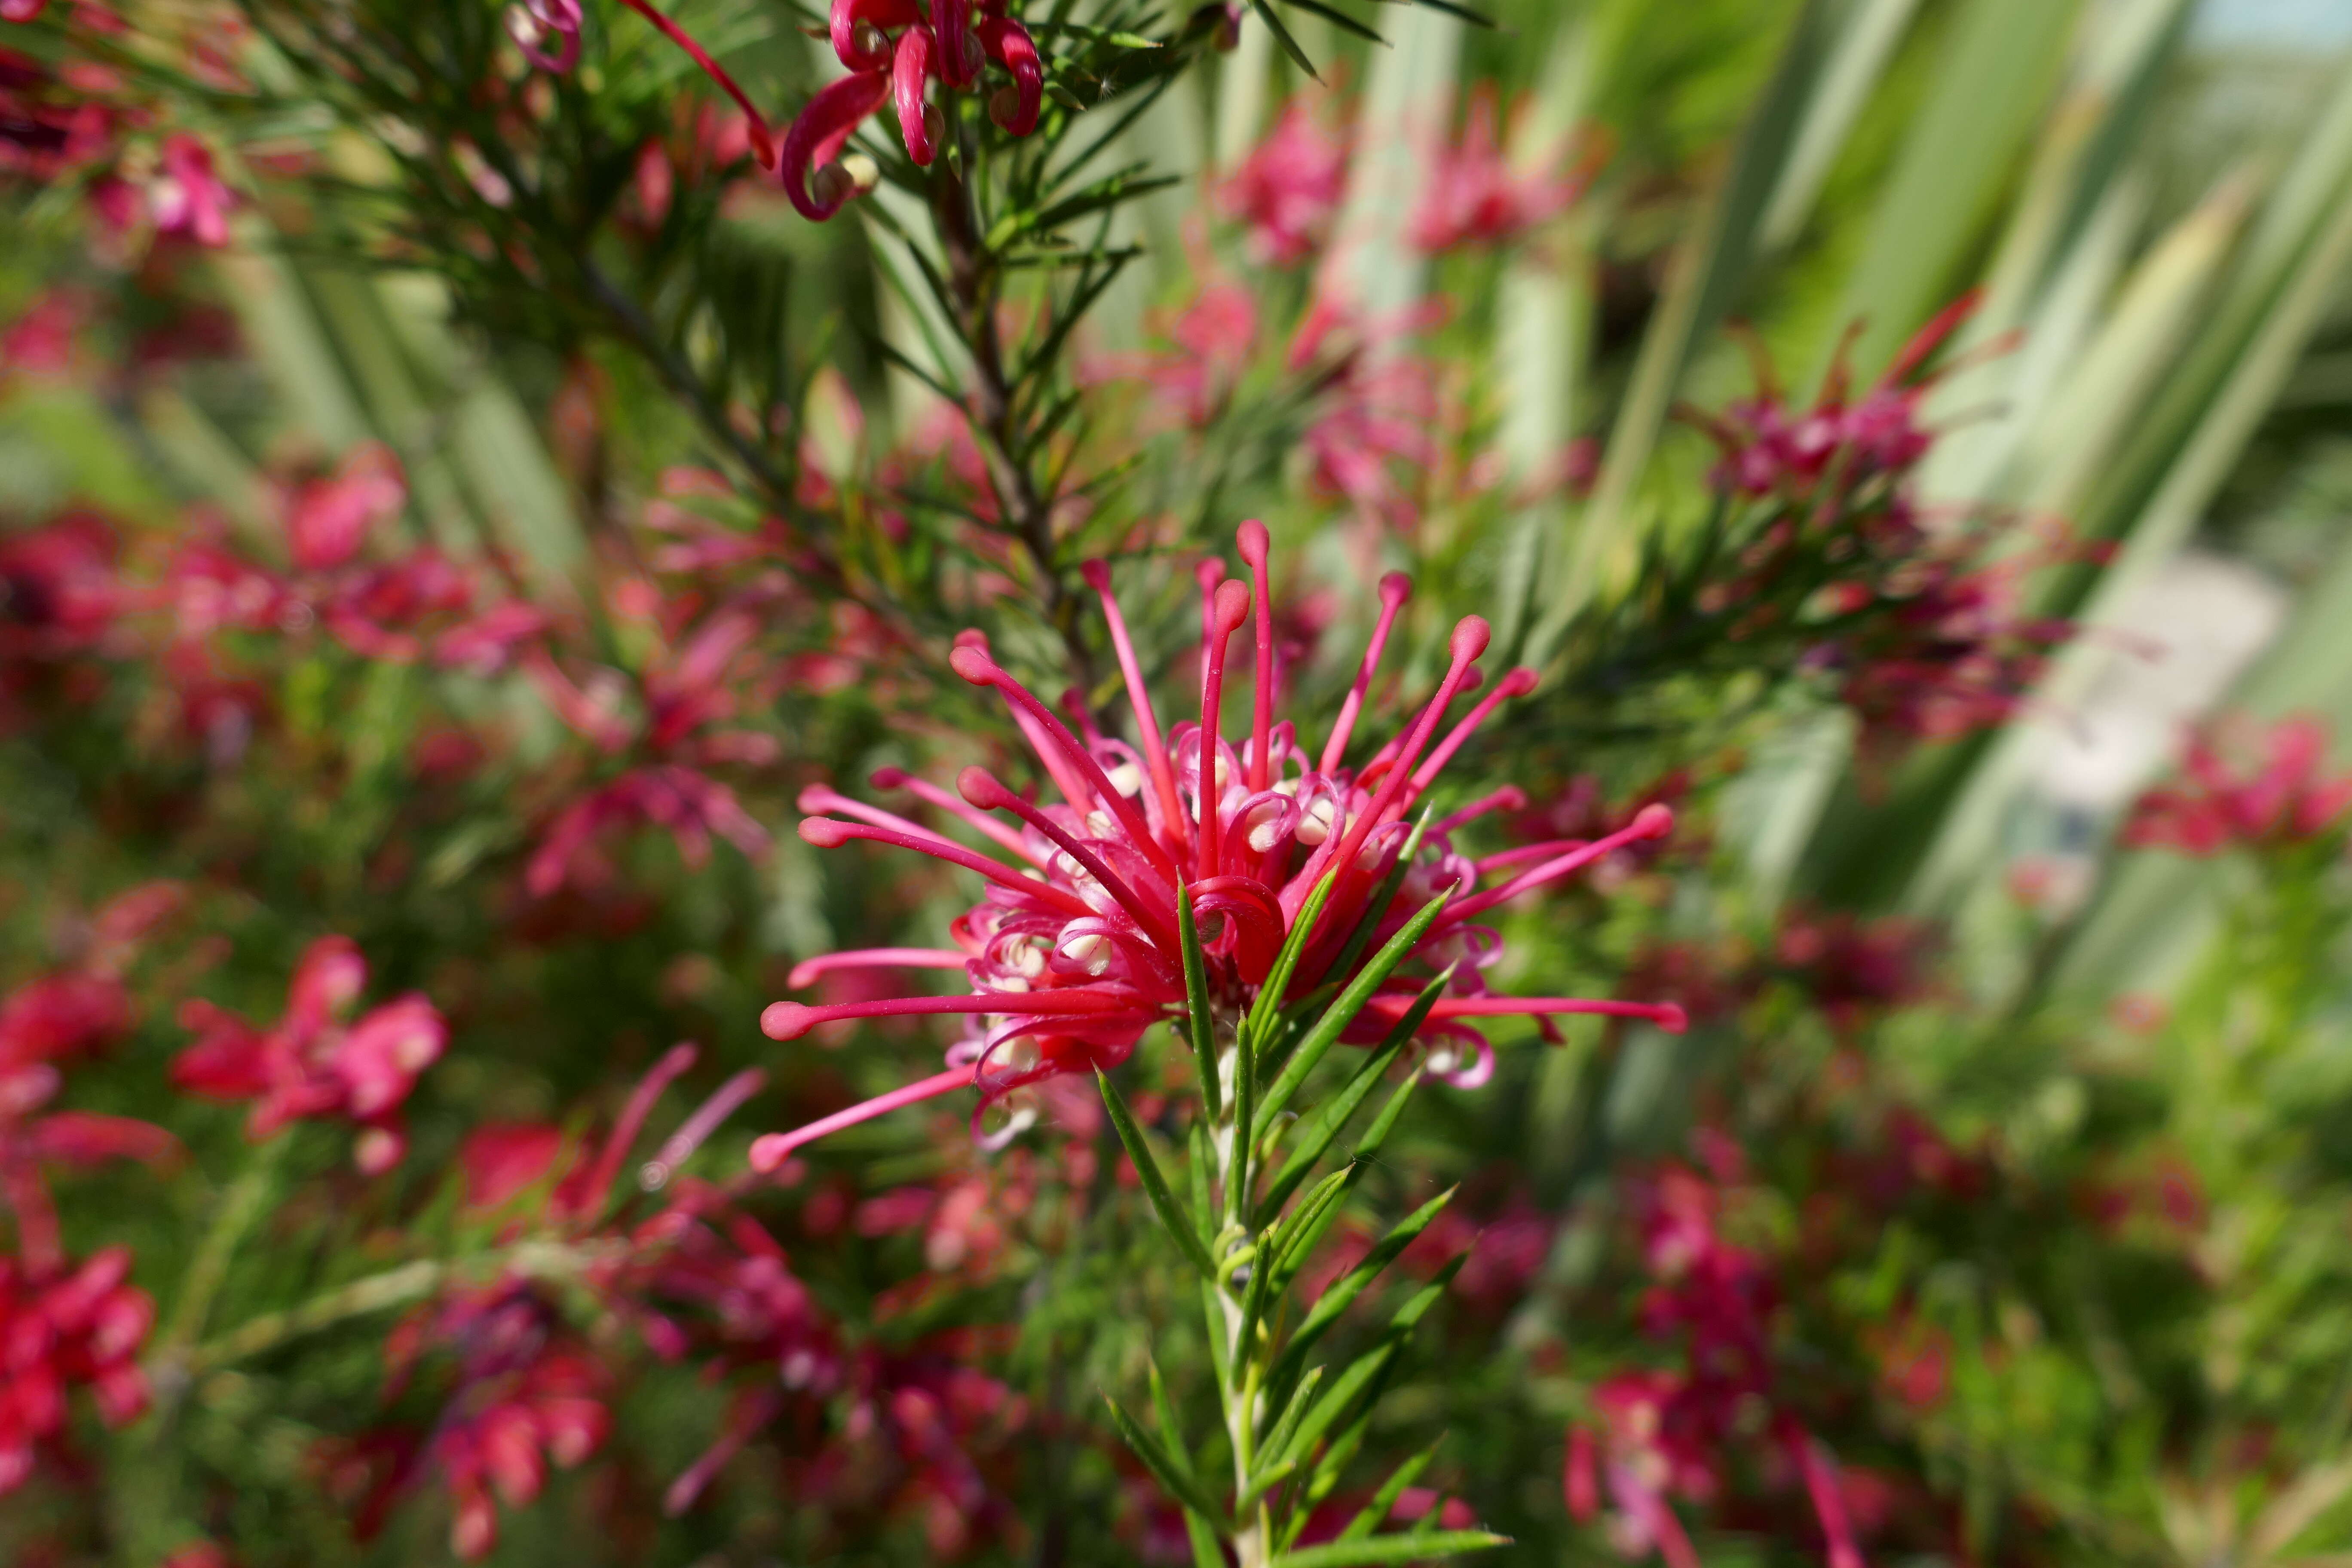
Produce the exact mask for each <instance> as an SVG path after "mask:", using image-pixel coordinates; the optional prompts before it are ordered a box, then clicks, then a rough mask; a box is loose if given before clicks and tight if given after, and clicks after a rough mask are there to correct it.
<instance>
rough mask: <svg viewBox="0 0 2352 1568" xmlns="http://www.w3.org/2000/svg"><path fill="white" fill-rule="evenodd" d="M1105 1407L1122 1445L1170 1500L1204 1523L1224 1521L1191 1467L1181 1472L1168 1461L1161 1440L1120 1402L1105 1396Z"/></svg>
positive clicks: (1221, 1512) (1221, 1510)
mask: <svg viewBox="0 0 2352 1568" xmlns="http://www.w3.org/2000/svg"><path fill="white" fill-rule="evenodd" d="M1103 1403H1104V1404H1105V1405H1108V1406H1110V1418H1111V1424H1112V1425H1113V1426H1117V1427H1118V1436H1119V1441H1121V1442H1123V1443H1125V1444H1126V1445H1127V1446H1128V1447H1129V1450H1130V1451H1132V1452H1133V1453H1134V1455H1135V1457H1136V1458H1139V1459H1141V1460H1142V1461H1143V1463H1144V1468H1147V1469H1149V1470H1150V1472H1151V1473H1152V1475H1153V1476H1154V1477H1155V1478H1156V1479H1158V1480H1159V1482H1160V1485H1161V1486H1163V1487H1165V1488H1167V1489H1168V1495H1169V1496H1170V1497H1171V1498H1174V1499H1175V1500H1177V1501H1178V1502H1180V1503H1182V1504H1183V1505H1184V1506H1185V1507H1186V1508H1188V1509H1191V1510H1192V1511H1193V1512H1195V1513H1198V1514H1199V1515H1200V1516H1201V1517H1202V1518H1203V1519H1206V1520H1209V1521H1220V1520H1222V1519H1223V1517H1224V1510H1223V1509H1221V1508H1219V1507H1218V1506H1217V1504H1216V1502H1215V1501H1214V1500H1213V1499H1212V1498H1211V1497H1210V1496H1209V1494H1208V1493H1207V1491H1205V1490H1204V1489H1202V1485H1201V1483H1200V1481H1199V1480H1198V1479H1196V1478H1195V1477H1194V1476H1193V1475H1192V1470H1191V1468H1190V1467H1189V1466H1188V1467H1186V1468H1182V1469H1179V1468H1177V1466H1176V1462H1175V1461H1174V1460H1173V1459H1171V1458H1169V1457H1168V1450H1167V1449H1165V1448H1163V1447H1160V1443H1159V1441H1158V1439H1156V1438H1154V1437H1153V1436H1151V1434H1150V1433H1149V1432H1146V1431H1145V1430H1144V1429H1143V1427H1142V1426H1140V1425H1139V1424H1138V1423H1137V1421H1136V1419H1135V1417H1134V1416H1132V1415H1129V1414H1128V1413H1127V1411H1126V1409H1125V1408H1124V1407H1123V1406H1122V1405H1120V1404H1119V1402H1118V1400H1116V1399H1113V1398H1112V1397H1111V1396H1110V1395H1109V1394H1104V1395H1103Z"/></svg>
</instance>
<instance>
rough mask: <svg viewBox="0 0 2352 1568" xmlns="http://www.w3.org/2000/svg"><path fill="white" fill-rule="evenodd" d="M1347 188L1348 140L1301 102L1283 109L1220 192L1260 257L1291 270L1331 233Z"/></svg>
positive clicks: (1223, 200)
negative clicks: (1262, 138)
mask: <svg viewBox="0 0 2352 1568" xmlns="http://www.w3.org/2000/svg"><path fill="white" fill-rule="evenodd" d="M1347 189H1348V138H1347V135H1346V134H1345V132H1340V131H1335V130H1333V129H1331V128H1330V127H1328V126H1327V125H1325V124H1324V122H1323V120H1322V118H1321V116H1319V115H1318V113H1317V112H1316V111H1315V110H1313V109H1311V108H1309V107H1308V106H1307V103H1306V101H1305V100H1300V99H1293V100H1291V101H1290V102H1289V103H1287V104H1286V105H1284V106H1283V110H1282V116H1281V118H1280V119H1278V120H1276V121H1275V126H1274V130H1273V131H1272V132H1270V133H1269V134H1268V135H1267V136H1266V139H1265V141H1264V142H1259V143H1258V145H1257V146H1256V148H1255V149H1254V150H1253V151H1252V152H1251V153H1250V154H1249V156H1248V157H1246V158H1244V160H1242V164H1241V167H1240V168H1238V169H1236V170H1234V173H1233V174H1232V176H1231V177H1230V178H1228V179H1227V180H1226V181H1225V183H1224V184H1223V185H1222V186H1221V187H1219V189H1218V193H1217V199H1218V202H1219V204H1220V205H1223V208H1224V209H1225V211H1226V212H1227V213H1228V214H1230V215H1232V216H1234V217H1236V218H1239V219H1240V220H1241V221H1242V222H1243V223H1244V224H1245V225H1247V226H1248V228H1249V237H1250V248H1251V250H1252V251H1253V252H1254V253H1255V255H1256V257H1257V258H1258V259H1259V260H1261V261H1266V262H1271V263H1273V264H1274V265H1276V266H1278V267H1295V266H1297V264H1298V263H1300V262H1302V261H1304V260H1306V259H1307V258H1308V257H1309V256H1312V255H1313V254H1314V253H1315V250H1316V248H1317V247H1319V246H1320V245H1321V244H1322V243H1323V241H1324V240H1325V238H1327V237H1328V235H1329V232H1330V227H1331V221H1332V219H1333V218H1334V217H1335V216H1338V214H1339V202H1340V199H1341V198H1342V197H1343V196H1344V195H1346V194H1347Z"/></svg>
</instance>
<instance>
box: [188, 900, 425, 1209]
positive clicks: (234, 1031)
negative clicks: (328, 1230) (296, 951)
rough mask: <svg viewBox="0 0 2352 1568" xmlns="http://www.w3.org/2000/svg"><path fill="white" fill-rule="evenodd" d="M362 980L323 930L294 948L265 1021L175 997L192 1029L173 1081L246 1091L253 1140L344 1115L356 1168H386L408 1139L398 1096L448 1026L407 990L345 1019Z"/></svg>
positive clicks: (347, 947) (209, 1093) (231, 1095)
mask: <svg viewBox="0 0 2352 1568" xmlns="http://www.w3.org/2000/svg"><path fill="white" fill-rule="evenodd" d="M366 985H367V961H366V960H365V959H363V958H362V957H361V956H360V950H359V948H358V946H357V944H355V943H354V942H352V940H351V939H350V938H348V937H341V936H328V937H320V939H319V940H318V941H317V942H312V943H311V944H310V948H309V949H308V950H307V951H306V952H304V953H303V954H302V959H301V962H300V963H299V964H298V965H297V966H296V967H295V971H294V979H293V983H292V985H291V986H290V987H289V991H288V993H287V1002H286V1012H285V1014H284V1016H281V1017H280V1018H279V1019H278V1022H277V1023H276V1024H275V1025H273V1026H270V1027H269V1028H268V1029H257V1028H256V1027H254V1026H252V1025H251V1024H248V1023H247V1022H246V1021H245V1020H244V1019H242V1018H240V1017H238V1016H236V1015H235V1014H233V1013H230V1012H228V1011H226V1009H224V1008H221V1007H218V1006H215V1005H213V1004H212V1003H210V1002H206V1001H204V1000H202V999H200V998H198V999H191V1000H190V1001H187V1002H184V1003H183V1004H182V1005H181V1007H180V1024H181V1026H182V1027H184V1028H187V1029H192V1030H194V1031H195V1032H196V1034H197V1039H196V1041H195V1043H194V1044H193V1045H191V1046H189V1047H187V1048H186V1049H184V1050H183V1051H182V1052H181V1053H180V1055H179V1057H178V1058H177V1059H176V1060H175V1061H173V1064H172V1081H173V1084H174V1085H176V1086H177V1087H178V1088H180V1089H183V1090H184V1091H185V1092H187V1093H190V1094H194V1095H198V1096H201V1097H202V1098H204V1099H206V1100H252V1101H254V1102H255V1103H254V1107H253V1110H252V1114H251V1115H250V1116H249V1117H248V1118H247V1122H246V1133H247V1136H248V1137H250V1138H253V1139H255V1140H260V1139H264V1138H268V1137H270V1136H272V1135H274V1134H275V1133H277V1132H278V1131H279V1130H280V1129H282V1128H283V1127H285V1126H286V1125H287V1124H288V1123H289V1122H291V1121H299V1120H304V1119H311V1118H321V1117H342V1118H345V1119H347V1120H349V1121H352V1122H354V1123H356V1124H357V1125H358V1127H359V1137H358V1140H357V1142H355V1143H354V1144H353V1146H352V1158H353V1160H354V1162H355V1163H357V1164H358V1165H359V1167H360V1169H361V1170H362V1171H365V1172H366V1173H369V1174H371V1175H374V1174H380V1173H383V1172H384V1171H388V1170H390V1169H391V1168H392V1167H393V1166H394V1165H395V1164H397V1163H399V1162H400V1158H401V1155H402V1154H403V1152H405V1150H406V1147H407V1141H406V1137H405V1135H404V1133H403V1132H402V1131H401V1128H400V1108H401V1105H402V1103H403V1102H404V1101H405V1100H407V1098H408V1096H409V1092H410V1091H411V1090H412V1089H415V1087H416V1079H417V1077H418V1075H419V1074H421V1073H422V1072H424V1070H425V1068H428V1067H430V1066H432V1065H433V1064H434V1063H435V1062H436V1061H437V1060H439V1059H440V1057H441V1053H442V1051H443V1050H444V1049H445V1048H446V1047H447V1045H448V1041H449V1026H448V1025H447V1024H446V1022H444V1021H443V1019H442V1016H441V1015H440V1013H439V1012H438V1011H437V1010H436V1008H435V1007H434V1005H433V1004H432V1003H431V1002H429V1001H427V1000H426V999H425V996H424V995H423V994H421V993H418V992H414V991H412V992H409V993H407V994H404V995H402V996H397V997H394V999H393V1000H392V1001H390V1002H386V1003H384V1004H383V1005H380V1006H377V1007H375V1008H373V1009H372V1010H370V1011H369V1012H367V1013H366V1014H364V1015H362V1016H361V1017H360V1018H359V1019H358V1020H357V1021H356V1022H353V1023H349V1024H346V1023H344V1022H343V1021H342V1020H343V1018H344V1017H345V1016H346V1015H348V1014H349V1013H350V1012H351V1010H352V1006H353V1005H355V1004H356V1003H357V1002H358V1001H359V997H360V993H361V992H362V990H364V989H365V988H366Z"/></svg>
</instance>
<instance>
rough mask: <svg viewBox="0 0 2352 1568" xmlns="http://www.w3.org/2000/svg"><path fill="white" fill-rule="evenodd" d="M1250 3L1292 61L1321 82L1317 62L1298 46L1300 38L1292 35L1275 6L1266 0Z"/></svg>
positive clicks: (1255, 0)
mask: <svg viewBox="0 0 2352 1568" xmlns="http://www.w3.org/2000/svg"><path fill="white" fill-rule="evenodd" d="M1250 5H1251V6H1252V8H1254V9H1255V11H1256V12H1257V14H1258V15H1259V16H1262V17H1264V18H1265V30H1266V31H1267V32H1269V33H1272V34H1273V35H1274V41H1275V42H1276V43H1277V44H1280V45H1281V46H1282V52H1283V53H1284V54H1286V55H1288V56H1289V57H1290V60H1291V63H1292V64H1293V65H1295V66H1297V68H1299V69H1300V70H1303V71H1305V72H1306V73H1307V75H1308V76H1310V77H1314V79H1315V80H1316V81H1317V82H1318V83H1319V82H1321V81H1322V78H1321V77H1319V76H1316V75H1315V62H1314V61H1313V60H1310V59H1308V58H1307V51H1306V50H1305V49H1302V48H1300V47H1298V40H1297V38H1294V37H1291V36H1290V29H1289V28H1287V27H1286V26H1283V25H1282V18H1281V17H1279V16H1276V15H1275V14H1274V7H1273V6H1271V5H1267V4H1266V3H1265V0H1250Z"/></svg>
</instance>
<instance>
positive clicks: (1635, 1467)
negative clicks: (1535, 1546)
mask: <svg viewBox="0 0 2352 1568" xmlns="http://www.w3.org/2000/svg"><path fill="white" fill-rule="evenodd" d="M1710 1142H1712V1143H1713V1144H1714V1145H1715V1147H1714V1149H1713V1151H1711V1152H1714V1153H1715V1154H1716V1155H1717V1162H1716V1163H1718V1164H1721V1165H1724V1166H1726V1167H1727V1168H1736V1166H1737V1163H1738V1150H1737V1147H1736V1146H1734V1145H1730V1144H1728V1142H1727V1141H1723V1140H1719V1139H1718V1140H1711V1141H1710ZM1722 1198H1723V1194H1722V1192H1721V1189H1720V1188H1719V1187H1718V1185H1717V1184H1716V1183H1715V1182H1711V1181H1710V1180H1708V1179H1707V1178H1706V1177H1703V1176H1701V1175H1699V1174H1698V1173H1696V1172H1693V1171H1691V1170H1688V1169H1686V1168H1685V1167H1683V1166H1680V1165H1670V1166H1668V1167H1667V1168H1666V1169H1665V1170H1664V1171H1663V1172H1662V1173H1660V1174H1659V1176H1658V1178H1657V1180H1656V1181H1655V1182H1654V1184H1651V1186H1650V1188H1649V1190H1648V1191H1647V1192H1646V1193H1645V1194H1643V1209H1644V1211H1645V1212H1644V1214H1643V1223H1642V1242H1643V1258H1644V1259H1645V1261H1646V1262H1647V1263H1648V1265H1649V1268H1650V1272H1651V1275H1652V1278H1653V1281H1654V1282H1653V1284H1652V1285H1651V1287H1650V1289H1649V1290H1648V1291H1647V1292H1646V1293H1645V1294H1644V1295H1643V1299H1642V1309H1641V1316H1642V1323H1643V1329H1644V1330H1645V1331H1647V1332H1648V1333H1649V1334H1650V1335H1651V1336H1652V1337H1653V1338H1654V1339H1659V1340H1664V1341H1669V1342H1680V1343H1681V1345H1682V1347H1683V1351H1684V1355H1685V1366H1684V1369H1683V1370H1680V1371H1673V1372H1669V1371H1663V1370H1652V1371H1643V1372H1629V1373H1619V1374H1617V1375H1616V1376H1613V1377H1611V1378H1609V1379H1607V1380H1606V1381H1604V1382H1602V1383H1601V1384H1600V1385H1599V1386H1597V1387H1596V1388H1595V1389H1594V1391H1593V1395H1592V1408H1593V1414H1594V1415H1596V1416H1597V1417H1598V1418H1599V1419H1598V1421H1597V1423H1596V1425H1597V1426H1598V1431H1597V1432H1596V1431H1594V1430H1593V1429H1592V1428H1591V1427H1588V1426H1577V1427H1574V1428H1571V1430H1570V1434H1569V1455H1568V1468H1567V1472H1566V1474H1565V1476H1564V1477H1563V1490H1564V1491H1565V1492H1566V1494H1567V1499H1568V1504H1569V1510H1570V1513H1571V1514H1573V1515H1574V1516H1575V1517H1577V1518H1578V1519H1580V1520H1581V1519H1590V1518H1591V1517H1592V1516H1593V1515H1594V1513H1595V1512H1596V1511H1597V1510H1599V1507H1600V1501H1601V1497H1600V1494H1601V1486H1600V1484H1599V1482H1601V1480H1605V1481H1606V1483H1607V1489H1608V1491H1609V1494H1610V1498H1611V1500H1612V1501H1613V1502H1614V1503H1615V1504H1616V1507H1617V1510H1618V1513H1617V1517H1616V1519H1615V1520H1614V1521H1612V1522H1613V1524H1614V1526H1615V1528H1616V1531H1617V1533H1618V1536H1619V1540H1620V1543H1621V1544H1622V1545H1623V1546H1624V1547H1625V1548H1627V1549H1628V1550H1629V1552H1632V1553H1633V1554H1636V1555H1641V1554H1646V1553H1647V1552H1650V1551H1652V1550H1655V1551H1656V1552H1658V1553H1659V1555H1660V1556H1661V1557H1663V1558H1664V1560H1665V1562H1666V1563H1667V1564H1668V1568H1696V1563H1697V1561H1698V1558H1697V1554H1696V1552H1694V1551H1693V1550H1692V1548H1691V1544H1690V1540H1689V1537H1688V1536H1687V1535H1686V1534H1685V1533H1684V1531H1683V1527H1682V1523H1681V1521H1679V1520H1678V1519H1676V1518H1675V1512H1674V1510H1673V1509H1672V1508H1671V1507H1670V1506H1669V1505H1668V1502H1667V1499H1668V1497H1669V1496H1670V1495H1672V1496H1679V1497H1682V1498H1685V1499H1687V1500H1691V1501H1694V1502H1705V1501H1707V1500H1712V1499H1714V1498H1715V1497H1717V1495H1718V1493H1719V1492H1720V1490H1721V1489H1722V1486H1723V1482H1724V1480H1725V1479H1726V1475H1727V1463H1726V1460H1727V1452H1728V1450H1729V1449H1730V1448H1731V1447H1732V1446H1733V1445H1735V1444H1750V1445H1762V1446H1763V1447H1764V1448H1765V1450H1766V1456H1767V1458H1778V1459H1779V1460H1780V1461H1782V1462H1783V1465H1784V1467H1785V1468H1781V1470H1780V1473H1781V1474H1783V1475H1786V1474H1788V1473H1789V1472H1790V1471H1793V1472H1794V1475H1795V1477H1796V1479H1799V1480H1801V1483H1802V1485H1803V1487H1804V1490H1805V1494H1806V1497H1807V1499H1808V1500H1809V1501H1810V1502H1811V1507H1812V1510H1813V1514H1814V1517H1815V1519H1816V1520H1818V1521H1819V1522H1820V1525H1821V1528H1822V1535H1823V1537H1824V1539H1825V1541H1826V1542H1827V1545H1828V1563H1829V1568H1863V1558H1862V1552H1861V1551H1860V1549H1859V1547H1858V1546H1857V1544H1856V1542H1855V1539H1854V1530H1853V1521H1852V1519H1851V1517H1850V1515H1849V1513H1848V1510H1847V1506H1846V1499H1845V1489H1844V1487H1843V1483H1842V1481H1841V1479H1840V1478H1839V1474H1838V1468H1837V1461H1836V1459H1835V1458H1832V1456H1831V1454H1830V1452H1829V1450H1828V1449H1827V1448H1825V1447H1822V1444H1821V1443H1820V1442H1819V1441H1818V1440H1817V1439H1815V1438H1814V1437H1813V1436H1811V1434H1810V1433H1809V1432H1807V1431H1806V1430H1805V1428H1804V1427H1803V1426H1802V1425H1801V1424H1800V1423H1799V1421H1798V1419H1797V1417H1796V1415H1794V1414H1793V1410H1792V1406H1793V1404H1794V1399H1793V1398H1792V1393H1793V1391H1792V1390H1791V1388H1790V1387H1789V1386H1787V1384H1785V1382H1784V1380H1783V1379H1782V1378H1781V1377H1780V1373H1779V1368H1778V1366H1777V1363H1776V1361H1775V1357H1774V1355H1773V1350H1772V1329H1771V1324H1772V1319H1773V1314H1774V1312H1775V1310H1776V1308H1777V1306H1778V1297H1777V1292H1776V1291H1775V1290H1774V1289H1773V1285H1772V1281H1771V1279H1770V1277H1769V1274H1768V1272H1767V1270H1766V1267H1765V1262H1764V1259H1763V1258H1760V1257H1759V1256H1758V1255H1757V1254H1756V1253H1754V1252H1753V1251H1751V1250H1749V1249H1748V1248H1746V1247H1738V1246H1736V1245H1734V1244H1732V1243H1730V1242H1728V1241H1727V1240H1726V1239H1724V1237H1723V1236H1722V1233H1721V1231H1720V1229H1719V1226H1718V1220H1719V1215H1720V1209H1721V1205H1722ZM1759 1415H1760V1416H1761V1417H1762V1419H1761V1420H1760V1421H1759ZM1759 1468H1766V1469H1767V1470H1768V1471H1769V1469H1770V1468H1772V1467H1770V1466H1769V1465H1767V1466H1765V1467H1759ZM1596 1472H1597V1473H1596Z"/></svg>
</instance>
